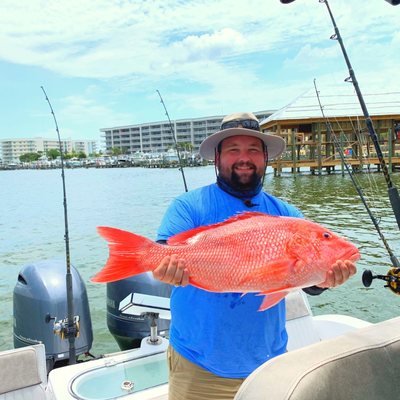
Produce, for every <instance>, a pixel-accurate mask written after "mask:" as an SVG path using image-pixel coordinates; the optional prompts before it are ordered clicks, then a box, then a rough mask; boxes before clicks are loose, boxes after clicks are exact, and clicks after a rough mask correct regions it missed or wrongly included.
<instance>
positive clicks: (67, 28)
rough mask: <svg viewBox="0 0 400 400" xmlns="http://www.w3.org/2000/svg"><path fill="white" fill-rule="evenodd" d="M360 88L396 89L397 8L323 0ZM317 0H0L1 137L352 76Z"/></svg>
mask: <svg viewBox="0 0 400 400" xmlns="http://www.w3.org/2000/svg"><path fill="white" fill-rule="evenodd" d="M329 4H330V7H331V9H332V11H333V14H334V16H335V19H336V22H337V25H338V27H339V29H340V32H341V34H342V37H343V39H344V42H345V45H346V49H347V51H348V54H349V56H350V60H351V62H352V64H353V67H354V70H355V72H356V76H357V78H358V81H359V84H360V87H361V90H362V91H363V92H364V93H367V92H382V91H383V92H393V91H400V24H399V21H400V6H397V7H393V6H391V5H390V4H388V3H387V2H385V1H383V0H368V1H365V0H330V3H329ZM332 33H333V27H332V25H331V21H330V19H329V15H328V12H327V9H326V7H325V5H324V4H321V3H319V2H318V0H297V1H296V2H294V3H292V4H290V5H282V4H281V3H280V2H279V1H278V0H245V1H242V0H235V1H231V0H230V1H226V0H220V1H215V0H198V1H184V0H164V1H157V0H153V1H139V0H136V1H133V0H132V1H128V0H96V1H89V0H69V1H62V0H61V1H60V0H46V1H45V0H19V1H17V2H16V1H15V0H12V1H11V0H1V3H0V84H1V92H0V113H1V118H0V139H6V138H22V137H37V136H43V137H54V136H55V135H56V132H55V128H54V125H53V120H52V117H51V114H50V111H49V108H48V104H47V103H46V101H45V98H44V95H43V93H42V91H41V89H40V86H42V85H43V86H44V87H45V89H46V92H47V94H48V96H49V98H50V101H51V102H52V105H53V108H54V111H55V113H56V116H57V120H58V124H59V128H60V133H61V136H62V138H72V139H90V140H99V139H100V131H99V129H100V128H105V127H112V126H121V125H129V124H138V123H144V122H150V121H161V120H164V119H165V114H164V109H163V107H162V105H161V104H160V101H159V98H158V95H157V93H156V90H157V89H158V90H159V91H160V92H161V94H162V96H163V98H164V101H165V103H166V106H167V108H168V112H169V114H170V117H171V118H172V119H180V118H191V117H204V116H210V115H222V114H227V113H230V112H236V111H247V110H251V111H260V110H275V109H279V108H281V107H283V106H285V105H286V104H288V103H289V102H291V101H292V100H293V99H294V98H296V97H297V96H299V95H300V94H302V93H303V92H304V91H305V90H307V89H309V88H312V87H313V79H314V78H316V79H317V84H318V87H319V90H320V91H321V92H323V90H324V88H325V87H331V86H332V85H333V86H335V87H336V86H337V87H338V90H339V89H340V87H341V86H342V85H348V84H346V83H344V82H343V81H344V78H346V77H347V75H348V72H347V69H346V66H345V63H344V61H343V58H342V55H341V52H340V47H339V44H338V42H337V41H333V40H329V37H330V35H331V34H332Z"/></svg>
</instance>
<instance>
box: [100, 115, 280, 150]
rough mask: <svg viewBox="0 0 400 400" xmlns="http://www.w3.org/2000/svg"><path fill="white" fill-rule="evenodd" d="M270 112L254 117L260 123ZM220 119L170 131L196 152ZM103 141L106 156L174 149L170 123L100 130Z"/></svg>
mask: <svg viewBox="0 0 400 400" xmlns="http://www.w3.org/2000/svg"><path fill="white" fill-rule="evenodd" d="M272 113H273V111H258V112H255V113H254V114H255V115H256V116H257V118H258V119H259V120H260V121H262V120H263V119H265V118H267V117H269V116H270V115H271V114H272ZM223 117H224V116H223V115H216V116H211V117H204V118H191V119H179V120H175V121H172V131H173V132H175V135H176V136H175V138H176V141H177V143H180V144H182V145H185V144H189V145H191V150H192V151H194V152H197V151H198V150H199V147H200V144H201V142H202V141H203V140H204V139H205V138H206V137H207V136H210V135H211V134H213V133H214V132H216V131H218V130H219V128H220V125H221V121H222V119H223ZM100 132H102V133H103V140H104V141H105V147H106V151H107V152H111V150H112V149H113V148H118V149H120V150H121V151H122V152H123V153H131V154H133V153H136V152H138V151H140V152H143V153H162V152H165V151H167V150H168V149H171V148H174V147H175V141H174V137H173V136H172V133H171V125H170V123H169V121H158V122H149V123H144V124H137V125H127V126H119V127H113V128H102V129H100Z"/></svg>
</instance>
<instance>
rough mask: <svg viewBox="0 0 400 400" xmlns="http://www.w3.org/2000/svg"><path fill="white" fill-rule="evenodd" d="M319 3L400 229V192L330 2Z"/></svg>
mask: <svg viewBox="0 0 400 400" xmlns="http://www.w3.org/2000/svg"><path fill="white" fill-rule="evenodd" d="M319 2H320V3H324V4H325V5H326V8H327V10H328V13H329V16H330V18H331V21H332V25H333V28H334V30H335V33H334V34H333V35H332V36H331V37H330V39H332V40H337V41H338V42H339V45H340V48H341V50H342V54H343V57H344V60H345V62H346V65H347V68H348V71H349V77H347V78H346V79H345V82H350V83H352V84H353V87H354V90H355V92H356V95H357V98H358V102H359V103H360V106H361V109H362V112H363V114H364V118H365V123H366V125H367V129H368V132H369V135H370V137H371V139H372V142H373V144H374V147H375V150H376V154H377V156H378V160H379V164H380V166H381V169H382V173H383V176H384V177H385V180H386V185H387V188H388V196H389V199H390V204H391V206H392V209H393V213H394V216H395V218H396V222H397V225H398V227H399V229H400V197H399V192H398V190H397V188H396V187H395V186H394V184H393V182H392V180H391V177H390V174H389V170H388V168H387V165H386V162H385V159H384V158H383V154H382V150H381V147H380V145H379V140H378V136H377V134H376V132H375V128H374V125H373V124H372V119H371V117H370V115H369V112H368V109H367V106H366V104H365V101H364V98H363V95H362V93H361V90H360V87H359V85H358V81H357V79H356V76H355V73H354V70H353V67H352V66H351V63H350V59H349V57H348V55H347V52H346V48H345V47H344V43H343V40H342V36H341V35H340V32H339V29H338V27H337V25H336V21H335V18H334V17H333V14H332V11H331V9H330V7H329V3H328V0H319Z"/></svg>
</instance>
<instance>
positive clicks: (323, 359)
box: [0, 291, 400, 400]
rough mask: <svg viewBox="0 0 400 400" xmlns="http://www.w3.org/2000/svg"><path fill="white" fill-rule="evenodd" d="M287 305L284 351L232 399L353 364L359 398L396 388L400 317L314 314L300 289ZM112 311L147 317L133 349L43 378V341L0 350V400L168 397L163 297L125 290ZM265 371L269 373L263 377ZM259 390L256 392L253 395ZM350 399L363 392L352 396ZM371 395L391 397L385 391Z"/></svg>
mask: <svg viewBox="0 0 400 400" xmlns="http://www.w3.org/2000/svg"><path fill="white" fill-rule="evenodd" d="M286 307H287V330H288V336H289V342H288V352H287V353H286V354H283V355H281V356H278V357H276V358H274V359H272V360H270V361H268V362H267V363H265V364H264V365H262V366H261V367H260V368H258V369H257V370H256V371H254V372H253V374H251V375H250V376H249V377H248V378H247V379H246V380H245V382H244V383H243V385H242V387H241V389H240V390H239V392H238V394H237V396H236V398H237V399H241V400H250V399H254V400H256V399H265V398H266V397H265V396H264V394H265V393H271V391H272V393H275V392H276V393H278V392H279V390H280V391H284V392H285V390H284V388H283V386H284V387H286V389H288V386H287V385H286V383H288V382H290V385H289V386H290V390H296V388H297V387H301V388H302V390H304V389H303V386H306V387H309V388H310V383H309V382H308V381H309V380H310V379H312V382H314V383H312V384H311V388H314V389H315V385H316V383H315V381H319V382H320V381H321V377H320V375H321V374H325V373H326V371H325V370H328V372H329V374H333V373H335V372H338V371H339V372H340V377H343V375H345V376H346V375H349V376H351V374H354V373H357V376H358V374H359V372H360V371H359V370H360V368H363V369H364V368H365V366H368V370H366V371H365V372H364V373H362V374H360V375H361V376H358V382H360V383H362V388H363V396H364V392H365V391H366V390H371V393H378V392H377V390H378V389H379V390H383V391H384V392H388V391H389V392H391V391H396V385H391V382H393V381H391V380H392V379H393V374H396V373H397V372H398V371H399V368H400V318H394V319H392V320H389V321H385V322H383V323H378V324H371V323H369V322H366V321H363V320H361V319H358V318H354V317H350V316H345V315H338V314H330V315H319V316H314V315H313V314H312V312H311V309H310V306H309V303H308V301H307V297H306V295H305V294H304V293H303V292H302V291H295V292H292V293H290V294H289V295H288V296H287V299H286ZM119 308H120V309H121V310H122V312H123V314H125V315H127V316H129V315H142V316H144V315H145V316H147V317H148V318H150V319H152V323H151V330H150V331H149V335H148V336H147V337H145V338H143V339H142V340H141V344H140V347H138V348H136V349H131V350H126V351H121V352H117V353H112V354H106V355H104V356H103V357H101V358H99V359H96V360H91V361H87V362H81V363H77V364H73V365H67V366H62V367H59V368H54V369H52V370H51V371H50V373H49V374H48V376H47V368H46V364H48V363H47V360H46V353H45V346H44V344H43V343H41V344H35V345H30V346H25V347H21V348H17V349H14V350H10V351H6V352H2V353H1V354H0V371H3V372H1V373H0V377H1V388H2V389H0V393H1V392H2V391H3V393H2V394H0V399H2V398H4V399H6V398H7V397H2V396H5V395H6V394H7V395H8V396H11V394H12V395H13V396H15V397H14V398H23V397H22V396H29V398H33V399H38V400H40V399H47V400H49V399H50V400H61V399H62V400H67V399H71V400H72V399H82V400H84V399H85V400H91V399H92V400H95V399H96V400H97V399H102V400H109V399H110V400H111V399H132V400H135V399H137V400H150V399H151V400H156V399H157V400H161V399H168V368H167V359H166V350H167V347H168V339H167V338H166V337H165V336H159V334H158V333H159V332H157V328H156V326H157V320H158V318H164V319H169V318H170V312H169V298H168V297H162V296H151V295H148V294H141V293H130V294H129V295H128V296H127V297H126V298H125V299H124V300H123V301H121V304H120V307H119ZM354 359H355V360H354ZM299 360H302V361H301V362H300V361H299ZM368 360H369V361H368ZM371 360H372V361H373V362H372V361H371ZM294 361H295V362H294ZM22 363H23V364H22ZM336 364H338V365H337V366H336ZM21 365H24V368H21V367H20V366H21ZM10 366H15V368H14V367H13V368H11V367H10ZM27 371H29V373H27ZM271 371H272V372H271ZM282 374H284V376H285V379H284V380H283V381H284V382H285V384H277V382H278V383H279V382H280V381H282V379H279V378H278V377H279V376H282ZM382 374H387V376H386V379H385V380H384V381H385V382H386V384H385V383H384V381H383V380H382ZM266 376H273V377H274V378H271V379H266ZM310 376H311V378H310ZM5 382H6V383H5ZM267 382H268V383H267ZM330 382H331V379H328V380H325V379H324V380H323V385H328V384H330V385H331V386H332V385H337V382H336V381H333V382H331V383H330ZM352 383H353V384H354V382H352ZM319 384H320V385H321V383H319ZM301 385H303V386H301ZM260 388H263V391H261V392H260ZM4 390H6V392H4ZM308 390H311V389H308ZM346 390H347V389H346ZM286 392H287V390H286ZM307 393H308V394H309V392H307ZM286 394H287V393H286ZM18 396H21V397H18ZM257 396H258V397H257ZM263 396H264V397H263ZM11 398H12V397H11ZM272 398H274V399H275V400H278V399H284V398H285V399H286V398H289V397H285V396H284V395H282V396H281V395H280V394H279V396H278V394H277V395H275V394H274V396H273V397H272ZM296 398H297V397H296ZM298 398H301V399H306V398H307V399H310V398H313V397H298ZM318 398H320V399H321V398H325V397H318ZM326 398H332V397H326ZM334 398H335V399H344V398H348V397H336V396H335V397H334ZM351 398H352V399H358V398H360V399H361V398H363V399H365V398H367V397H357V396H356V395H352V397H351ZM373 398H375V399H378V398H379V399H380V398H382V399H383V398H384V399H394V398H396V397H391V395H390V396H389V397H373Z"/></svg>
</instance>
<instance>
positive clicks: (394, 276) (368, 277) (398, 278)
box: [314, 79, 400, 295]
mask: <svg viewBox="0 0 400 400" xmlns="http://www.w3.org/2000/svg"><path fill="white" fill-rule="evenodd" d="M314 88H315V93H316V95H317V99H318V104H319V108H320V110H321V114H322V117H323V118H324V121H325V125H326V132H327V134H328V135H331V137H332V138H333V143H334V144H335V148H336V150H337V152H338V153H339V156H340V159H341V161H342V162H343V165H344V166H345V168H346V171H347V173H348V175H349V176H350V179H351V181H352V183H353V185H354V187H355V189H356V191H357V193H358V195H359V197H360V199H361V201H362V203H363V204H364V207H365V209H366V211H367V213H368V215H369V217H370V219H371V221H372V223H373V225H374V227H375V230H376V231H377V232H378V235H379V237H380V239H381V240H382V243H383V244H384V246H385V249H386V251H387V253H388V254H389V257H390V261H391V263H392V265H393V267H394V268H392V269H390V270H389V272H388V273H387V275H376V276H374V275H373V274H372V272H371V271H370V270H366V271H364V273H363V276H362V282H363V284H364V286H365V287H369V286H371V283H372V280H373V279H382V280H385V281H387V282H388V285H387V287H388V288H389V289H391V290H392V291H393V292H394V293H396V294H399V295H400V263H399V261H398V259H397V257H396V256H395V255H394V253H393V251H392V249H391V248H390V246H389V243H388V242H387V240H386V238H385V236H384V234H383V232H382V230H381V228H380V226H379V223H378V220H377V219H376V218H375V216H374V214H373V212H372V211H371V209H370V207H369V205H368V203H367V200H366V199H365V196H364V193H363V190H362V188H361V187H360V185H359V184H358V183H357V181H356V179H355V177H354V173H353V171H352V170H351V167H350V166H349V164H348V162H347V161H346V158H345V156H344V153H343V149H342V146H341V145H340V143H339V141H338V139H337V137H336V134H335V132H334V131H333V129H332V125H331V123H330V121H329V119H328V118H327V117H326V116H325V113H324V108H323V106H322V103H321V99H320V97H319V91H318V89H317V84H316V79H314Z"/></svg>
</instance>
